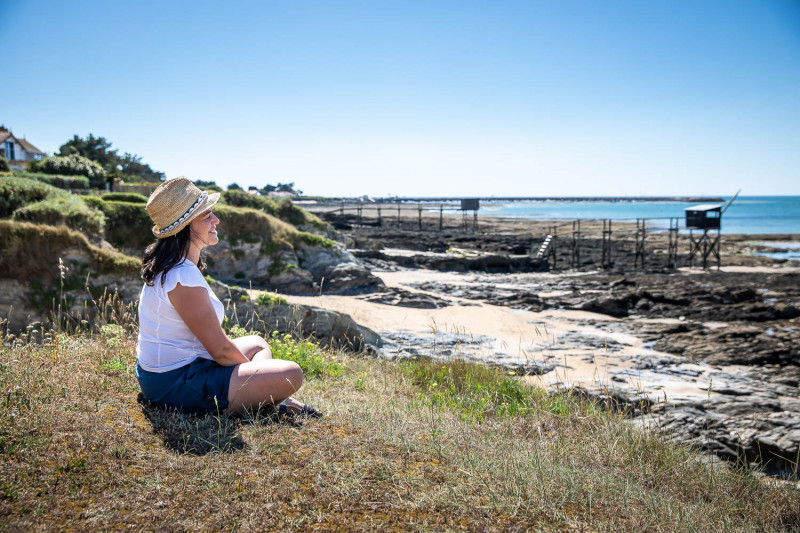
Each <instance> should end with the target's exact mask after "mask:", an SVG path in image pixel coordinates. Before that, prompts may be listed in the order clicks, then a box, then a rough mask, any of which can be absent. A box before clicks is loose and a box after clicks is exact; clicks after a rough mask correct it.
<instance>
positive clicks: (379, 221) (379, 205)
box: [378, 200, 383, 227]
mask: <svg viewBox="0 0 800 533" xmlns="http://www.w3.org/2000/svg"><path fill="white" fill-rule="evenodd" d="M381 204H383V200H378V227H381V226H383V222H381Z"/></svg>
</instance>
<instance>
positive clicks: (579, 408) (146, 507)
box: [0, 324, 800, 532]
mask: <svg viewBox="0 0 800 533" xmlns="http://www.w3.org/2000/svg"><path fill="white" fill-rule="evenodd" d="M233 329H234V331H233V333H234V334H241V335H244V334H248V333H249V332H248V331H247V330H246V329H245V328H240V327H239V326H234V328H233ZM0 340H1V341H2V342H0V391H2V395H0V409H2V412H3V416H2V417H0V514H1V515H2V516H3V519H2V524H3V528H4V529H8V530H12V531H18V530H31V529H38V530H55V529H75V530H95V529H109V530H114V529H133V530H140V529H148V530H174V529H180V530H197V529H213V530H223V531H225V530H234V529H239V530H245V531H275V530H279V531H285V530H297V529H301V530H323V531H375V530H392V529H396V530H411V531H525V530H533V531H731V532H740V531H744V532H748V531H751V532H756V531H758V532H761V531H796V530H798V528H800V491H797V490H795V489H794V488H792V486H790V485H789V484H779V483H771V482H765V481H762V480H760V479H759V478H758V477H757V476H754V475H752V474H751V473H749V472H747V471H743V470H738V469H730V468H724V467H710V466H708V465H706V464H705V463H704V462H702V461H701V460H700V457H699V456H698V455H697V454H696V453H695V452H694V451H692V450H690V449H688V448H685V447H681V446H676V445H672V444H669V443H667V442H665V441H664V440H662V439H661V438H660V437H659V436H658V435H657V434H655V433H648V432H643V431H641V430H638V429H636V428H634V427H633V426H631V425H630V424H629V423H628V421H627V420H625V419H624V418H623V417H622V416H620V415H619V414H616V413H611V412H605V411H602V410H600V409H597V408H596V407H595V406H593V405H592V404H591V403H588V402H586V401H585V400H583V399H581V398H578V397H573V396H570V395H569V394H566V393H557V394H548V393H545V392H544V391H542V390H540V389H537V388H534V387H529V386H527V385H524V384H522V383H521V382H518V381H517V380H516V378H514V377H512V376H509V375H506V374H502V373H498V372H495V371H485V370H484V369H482V368H475V367H474V365H469V364H466V363H455V364H453V365H449V364H446V363H433V362H430V361H426V360H424V359H418V360H416V361H409V362H407V363H404V364H403V365H397V364H394V363H391V362H388V361H384V360H380V359H373V358H366V357H359V356H352V355H347V354H344V353H335V352H329V351H326V350H322V349H320V348H319V347H317V346H316V345H315V344H314V343H312V342H310V341H304V340H301V339H296V338H294V337H286V336H282V335H274V336H273V337H272V338H271V339H269V342H270V346H271V348H272V350H273V353H274V354H275V356H276V357H283V358H286V359H291V360H296V361H298V363H299V364H300V365H301V366H302V367H303V368H304V371H305V373H306V382H305V384H304V386H303V389H302V390H301V391H300V392H299V393H298V395H297V397H298V398H299V399H301V400H302V401H306V402H308V403H310V404H312V405H314V406H316V407H317V408H319V409H321V410H322V411H323V412H324V413H325V418H323V419H321V420H308V421H302V422H299V423H298V424H295V425H292V424H275V423H273V422H271V421H269V420H267V419H263V418H259V417H258V416H254V417H244V418H240V417H229V416H226V415H224V414H223V415H213V416H205V417H196V416H192V415H182V414H178V413H175V412H169V411H160V410H153V409H149V408H147V407H145V406H143V405H141V404H139V403H137V401H136V397H137V394H138V384H137V382H136V378H135V376H134V375H133V373H132V372H131V371H130V369H132V368H133V365H134V364H135V344H136V331H135V329H131V327H130V325H125V324H106V325H105V326H103V327H101V328H100V329H98V330H96V331H95V333H93V334H90V333H83V334H74V335H66V334H63V333H57V332H47V333H45V335H44V339H43V341H42V342H41V343H31V342H26V341H25V340H24V339H17V338H10V337H4V338H2V339H0ZM111 341H117V342H111ZM320 361H321V362H320ZM512 382H513V383H514V384H513V385H512V384H511V383H512ZM434 383H435V384H436V385H435V386H434ZM440 388H446V389H447V390H448V392H446V393H444V394H442V396H441V401H436V402H434V401H428V402H421V401H420V400H421V398H424V397H426V396H428V395H429V394H431V393H432V392H434V393H435V392H436V391H437V390H438V389H440ZM475 404H480V405H481V406H482V407H481V408H480V409H477V408H474V407H473V406H474V405H475ZM504 404H505V405H507V406H510V405H511V404H514V405H517V406H518V407H519V408H518V409H516V410H514V409H511V408H502V407H501V406H503V405H504ZM469 413H481V416H479V417H473V416H471V415H470V416H465V414H469Z"/></svg>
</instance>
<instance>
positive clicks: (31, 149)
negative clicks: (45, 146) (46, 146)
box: [14, 137, 44, 154]
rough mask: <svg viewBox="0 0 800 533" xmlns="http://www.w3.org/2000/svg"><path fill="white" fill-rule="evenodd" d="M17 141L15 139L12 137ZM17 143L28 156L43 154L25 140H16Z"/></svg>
mask: <svg viewBox="0 0 800 533" xmlns="http://www.w3.org/2000/svg"><path fill="white" fill-rule="evenodd" d="M14 138H15V139H17V138H16V137H14ZM17 142H18V143H19V144H20V145H21V146H22V148H23V149H24V150H25V151H26V152H28V153H29V154H44V152H42V151H41V150H39V149H38V148H36V147H35V146H34V145H32V144H31V143H29V142H28V141H26V140H25V139H17Z"/></svg>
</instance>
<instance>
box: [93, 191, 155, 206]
mask: <svg viewBox="0 0 800 533" xmlns="http://www.w3.org/2000/svg"><path fill="white" fill-rule="evenodd" d="M103 200H105V201H106V202H130V203H133V204H146V203H147V196H145V195H143V194H139V193H136V192H108V193H105V194H104V195H103Z"/></svg>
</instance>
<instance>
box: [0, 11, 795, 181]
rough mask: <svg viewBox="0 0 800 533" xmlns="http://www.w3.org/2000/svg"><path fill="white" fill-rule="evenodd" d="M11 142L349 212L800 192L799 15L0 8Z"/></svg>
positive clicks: (3, 109)
mask: <svg viewBox="0 0 800 533" xmlns="http://www.w3.org/2000/svg"><path fill="white" fill-rule="evenodd" d="M0 35H2V36H3V42H4V43H6V45H7V46H6V47H5V53H4V54H3V65H4V72H3V78H4V80H3V83H2V87H3V97H2V102H0V123H2V124H5V126H6V127H9V128H11V129H12V131H13V132H14V134H15V135H20V136H21V135H25V136H26V138H27V139H28V140H29V141H31V142H32V143H34V144H35V145H36V146H38V147H39V148H40V149H42V150H44V151H47V152H54V151H57V150H58V147H59V146H60V145H61V144H63V143H64V142H65V141H66V140H68V139H70V138H71V137H72V136H73V135H75V134H77V135H80V136H82V137H85V136H86V135H88V134H89V133H93V134H95V135H101V136H104V137H106V138H107V139H109V140H110V141H111V142H113V143H114V147H116V148H119V149H120V151H121V152H132V153H136V154H139V155H141V156H142V157H143V158H144V161H145V162H147V163H149V164H150V165H151V166H152V167H153V168H155V169H157V170H161V171H164V172H166V173H167V176H168V177H177V176H186V177H189V178H191V179H210V180H215V181H217V183H219V184H221V185H227V184H229V183H231V182H234V181H235V182H237V183H239V184H240V185H242V186H248V185H256V186H259V187H260V186H263V185H265V184H266V183H273V184H274V183H277V182H284V183H285V182H295V183H296V185H297V186H298V187H299V188H301V189H303V190H304V191H305V192H306V193H307V194H319V195H344V196H355V195H361V194H369V195H373V196H385V195H389V194H392V195H399V196H439V195H448V196H469V195H475V196H491V195H496V196H548V195H551V196H553V195H555V196H589V195H596V196H639V195H687V194H712V195H730V194H732V193H733V192H735V191H736V190H737V189H739V188H742V189H743V192H742V194H747V195H762V194H763V195H770V194H795V195H798V194H800V3H798V2H797V1H795V0H774V1H773V0H753V1H746V2H744V1H736V0H726V1H715V2H710V1H702V0H696V1H670V2H666V1H652V2H650V1H648V2H642V1H641V0H630V1H614V0H609V1H604V2H597V1H536V0H527V1H520V2H515V1H498V2H489V1H472V0H454V1H436V0H424V1H423V0H407V1H380V0H373V1H363V2H360V1H348V2H344V1H333V0H330V1H324V2H323V1H317V2H307V1H288V0H283V1H272V0H262V1H237V2H225V3H220V2H213V3H212V2H204V1H194V2H152V1H148V0H143V1H138V2H125V3H123V2H94V1H78V2H63V1H48V2H44V1H38V0H25V1H23V0H0Z"/></svg>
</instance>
